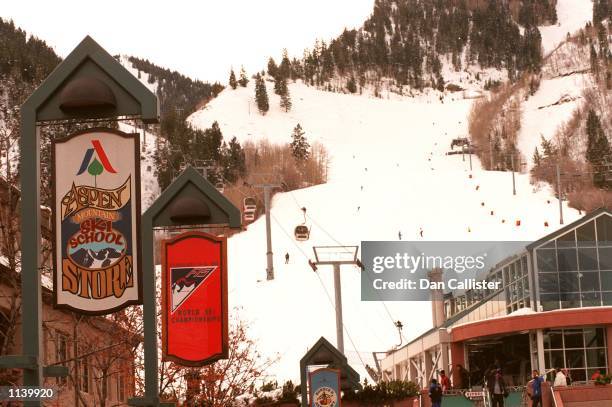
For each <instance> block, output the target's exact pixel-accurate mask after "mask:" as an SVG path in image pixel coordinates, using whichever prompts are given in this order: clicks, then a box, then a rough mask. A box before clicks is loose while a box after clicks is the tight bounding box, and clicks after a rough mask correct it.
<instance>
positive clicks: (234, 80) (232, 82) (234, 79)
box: [229, 69, 238, 89]
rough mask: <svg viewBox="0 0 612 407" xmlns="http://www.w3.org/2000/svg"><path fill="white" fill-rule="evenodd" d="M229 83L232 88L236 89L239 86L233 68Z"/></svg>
mask: <svg viewBox="0 0 612 407" xmlns="http://www.w3.org/2000/svg"><path fill="white" fill-rule="evenodd" d="M229 85H230V86H231V87H232V89H236V87H237V86H238V82H236V74H235V73H234V70H233V69H232V70H231V71H230V77H229Z"/></svg>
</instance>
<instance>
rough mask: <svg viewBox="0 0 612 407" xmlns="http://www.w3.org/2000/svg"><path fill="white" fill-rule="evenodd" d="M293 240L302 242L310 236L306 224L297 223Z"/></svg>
mask: <svg viewBox="0 0 612 407" xmlns="http://www.w3.org/2000/svg"><path fill="white" fill-rule="evenodd" d="M294 235H295V240H297V241H298V242H304V241H306V240H308V239H309V238H310V229H308V226H306V225H298V226H296V227H295V231H294Z"/></svg>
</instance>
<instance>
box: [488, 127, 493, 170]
mask: <svg viewBox="0 0 612 407" xmlns="http://www.w3.org/2000/svg"><path fill="white" fill-rule="evenodd" d="M489 165H490V166H491V171H493V138H492V137H491V133H489Z"/></svg>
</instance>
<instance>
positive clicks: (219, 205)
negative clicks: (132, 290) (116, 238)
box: [129, 167, 241, 406]
mask: <svg viewBox="0 0 612 407" xmlns="http://www.w3.org/2000/svg"><path fill="white" fill-rule="evenodd" d="M141 222H142V227H141V236H142V270H143V290H144V297H143V314H144V316H143V325H144V359H145V395H144V398H133V399H130V400H129V404H130V405H132V406H158V405H160V403H159V396H158V393H159V384H158V383H159V375H158V354H157V349H158V345H157V313H156V302H155V298H156V290H155V264H154V262H153V254H154V249H155V248H154V240H153V228H156V227H182V226H201V225H206V226H207V227H212V228H227V227H229V228H233V229H239V228H240V227H241V217H240V210H239V209H238V208H236V207H235V206H234V205H233V204H232V203H231V202H230V201H229V200H228V199H227V198H226V197H225V196H223V194H221V193H220V192H219V191H217V189H216V188H215V187H214V185H212V184H211V183H210V182H208V181H207V180H206V179H204V177H202V175H200V173H199V172H198V171H196V170H195V169H194V168H193V167H187V169H185V171H183V173H181V175H180V176H179V177H178V178H177V179H175V180H174V181H173V182H172V184H170V186H168V188H166V189H165V190H164V192H162V194H161V195H160V196H159V197H158V198H157V199H156V200H155V202H153V204H152V205H151V206H150V207H149V208H148V209H147V210H146V211H145V213H144V214H143V216H142V220H141Z"/></svg>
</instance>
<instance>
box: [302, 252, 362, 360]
mask: <svg viewBox="0 0 612 407" xmlns="http://www.w3.org/2000/svg"><path fill="white" fill-rule="evenodd" d="M312 250H313V251H314V254H315V261H314V262H312V263H311V266H312V268H313V270H314V271H315V272H316V271H317V266H325V265H328V266H333V269H334V300H335V301H334V306H335V308H336V347H337V348H338V350H339V351H340V352H341V353H342V354H344V323H343V320H342V281H341V279H340V266H341V265H343V264H351V265H356V266H359V267H362V264H361V262H360V261H359V259H358V258H357V252H358V250H359V246H315V247H313V248H312Z"/></svg>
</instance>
